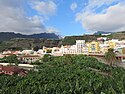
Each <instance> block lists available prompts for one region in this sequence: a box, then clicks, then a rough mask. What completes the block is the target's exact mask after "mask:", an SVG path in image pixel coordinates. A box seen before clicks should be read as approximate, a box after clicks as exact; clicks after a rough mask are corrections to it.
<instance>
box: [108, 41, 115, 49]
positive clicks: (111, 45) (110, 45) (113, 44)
mask: <svg viewBox="0 0 125 94" xmlns="http://www.w3.org/2000/svg"><path fill="white" fill-rule="evenodd" d="M108 44H109V48H113V49H114V48H115V46H116V43H115V42H113V41H109V42H108Z"/></svg>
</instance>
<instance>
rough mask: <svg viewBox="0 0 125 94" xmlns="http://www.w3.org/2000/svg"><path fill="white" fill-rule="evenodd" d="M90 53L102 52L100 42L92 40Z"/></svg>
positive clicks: (89, 46)
mask: <svg viewBox="0 0 125 94" xmlns="http://www.w3.org/2000/svg"><path fill="white" fill-rule="evenodd" d="M88 49H89V53H99V52H100V47H99V42H96V41H92V42H90V43H89V45H88Z"/></svg>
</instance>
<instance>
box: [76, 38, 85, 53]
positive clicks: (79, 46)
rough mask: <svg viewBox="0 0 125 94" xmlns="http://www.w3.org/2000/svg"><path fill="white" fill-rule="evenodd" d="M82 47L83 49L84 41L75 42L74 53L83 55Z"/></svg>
mask: <svg viewBox="0 0 125 94" xmlns="http://www.w3.org/2000/svg"><path fill="white" fill-rule="evenodd" d="M83 47H85V40H76V52H77V53H83Z"/></svg>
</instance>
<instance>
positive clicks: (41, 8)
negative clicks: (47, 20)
mask: <svg viewBox="0 0 125 94" xmlns="http://www.w3.org/2000/svg"><path fill="white" fill-rule="evenodd" d="M32 7H33V9H35V10H37V11H38V12H39V13H40V14H41V15H44V16H51V15H54V14H55V13H56V10H57V5H56V4H55V3H54V2H53V1H36V2H33V3H32Z"/></svg>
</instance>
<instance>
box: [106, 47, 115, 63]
mask: <svg viewBox="0 0 125 94" xmlns="http://www.w3.org/2000/svg"><path fill="white" fill-rule="evenodd" d="M113 51H114V49H112V48H110V49H108V52H106V53H105V59H106V60H107V61H108V63H109V64H110V65H113V64H114V63H115V61H116V55H115V53H114V52H113Z"/></svg>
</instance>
